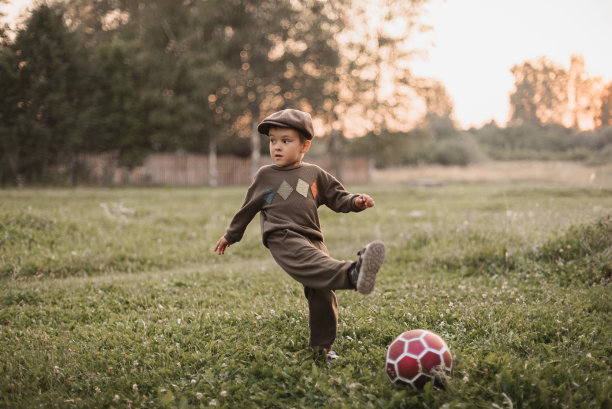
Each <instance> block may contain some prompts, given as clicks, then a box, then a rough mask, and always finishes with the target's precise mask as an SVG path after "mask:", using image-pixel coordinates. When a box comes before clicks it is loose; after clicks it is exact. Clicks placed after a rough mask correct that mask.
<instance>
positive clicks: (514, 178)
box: [372, 161, 612, 187]
mask: <svg viewBox="0 0 612 409" xmlns="http://www.w3.org/2000/svg"><path fill="white" fill-rule="evenodd" d="M372 180H373V182H375V183H384V182H404V183H415V184H420V185H427V184H441V183H448V182H522V181H532V182H551V183H562V184H571V185H580V186H593V187H612V165H603V166H592V167H590V166H585V165H583V164H581V163H577V162H539V161H512V162H488V163H482V164H478V165H470V166H417V167H405V168H392V169H380V170H375V171H374V173H373V175H372Z"/></svg>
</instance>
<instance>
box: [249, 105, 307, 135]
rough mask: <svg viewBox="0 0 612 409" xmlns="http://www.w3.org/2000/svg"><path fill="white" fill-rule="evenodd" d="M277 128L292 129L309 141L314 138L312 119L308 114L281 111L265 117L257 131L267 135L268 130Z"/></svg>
mask: <svg viewBox="0 0 612 409" xmlns="http://www.w3.org/2000/svg"><path fill="white" fill-rule="evenodd" d="M274 126H278V127H280V128H293V129H296V130H298V131H299V132H301V133H303V134H304V136H306V138H308V139H309V140H310V139H312V138H313V137H314V129H313V127H312V118H311V117H310V114H309V113H308V112H303V111H299V110H297V109H283V110H282V111H278V112H275V113H273V114H272V115H269V116H267V117H266V118H265V119H264V120H263V121H261V123H260V124H259V125H257V131H258V132H259V133H261V134H264V135H269V132H270V128H271V127H274Z"/></svg>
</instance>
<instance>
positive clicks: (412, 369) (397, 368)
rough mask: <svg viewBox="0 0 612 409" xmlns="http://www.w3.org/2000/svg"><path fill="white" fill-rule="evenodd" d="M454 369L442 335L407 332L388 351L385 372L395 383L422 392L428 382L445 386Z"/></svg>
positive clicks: (395, 340) (394, 341) (427, 332)
mask: <svg viewBox="0 0 612 409" xmlns="http://www.w3.org/2000/svg"><path fill="white" fill-rule="evenodd" d="M452 368H453V359H452V357H451V352H450V349H448V345H446V342H444V340H443V339H442V338H440V336H438V335H436V334H434V333H433V332H431V331H427V330H424V329H414V330H411V331H406V332H404V333H403V334H401V335H400V336H398V337H397V338H395V339H394V340H393V342H392V343H391V345H389V348H388V349H387V357H386V360H385V370H386V372H387V376H388V377H389V380H391V382H393V383H395V384H397V385H402V386H406V385H410V386H412V388H414V389H422V388H423V387H424V386H425V384H426V383H427V382H430V381H434V385H435V386H443V383H442V379H443V378H444V377H446V376H450V374H451V371H452Z"/></svg>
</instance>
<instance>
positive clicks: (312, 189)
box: [310, 180, 319, 199]
mask: <svg viewBox="0 0 612 409" xmlns="http://www.w3.org/2000/svg"><path fill="white" fill-rule="evenodd" d="M310 191H311V192H312V197H313V198H315V199H316V198H317V193H318V192H319V191H318V190H317V181H316V180H315V181H313V182H312V185H311V186H310Z"/></svg>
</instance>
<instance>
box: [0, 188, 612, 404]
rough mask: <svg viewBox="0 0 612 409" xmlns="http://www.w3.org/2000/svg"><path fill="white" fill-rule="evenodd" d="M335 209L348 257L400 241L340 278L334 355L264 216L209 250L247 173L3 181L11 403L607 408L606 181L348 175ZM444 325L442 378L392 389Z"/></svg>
mask: <svg viewBox="0 0 612 409" xmlns="http://www.w3.org/2000/svg"><path fill="white" fill-rule="evenodd" d="M350 190H352V191H355V192H367V193H369V194H370V195H372V196H373V197H374V198H375V200H376V206H375V207H374V208H372V209H369V210H367V211H365V212H363V213H359V214H355V213H352V214H335V213H333V212H331V211H329V210H328V209H324V208H322V209H321V223H322V227H323V232H324V234H325V242H326V245H327V247H328V249H329V250H330V252H331V254H332V255H333V256H335V257H337V258H344V259H354V258H355V257H356V254H355V253H356V252H357V251H358V250H359V249H360V248H361V247H363V245H364V244H365V243H367V242H369V241H371V240H374V239H382V240H383V241H385V242H386V243H387V245H388V247H389V249H388V257H387V261H386V263H385V265H384V266H383V269H382V270H381V273H380V276H379V280H378V283H377V287H376V289H375V291H374V292H373V293H372V294H371V295H369V296H365V297H364V296H361V295H359V294H357V293H355V292H349V291H344V292H339V293H338V301H339V305H340V308H339V333H338V339H337V342H336V345H335V347H334V349H335V350H336V351H337V352H338V354H339V355H340V358H339V359H338V360H335V361H325V360H323V359H320V358H316V357H314V356H313V354H312V353H310V352H308V350H307V348H306V347H307V338H308V330H307V309H306V302H305V300H304V298H303V293H302V289H301V287H300V285H299V284H298V283H297V282H295V281H293V280H292V279H291V278H290V277H289V276H288V275H287V274H286V273H284V272H283V271H282V270H280V268H279V267H277V266H276V265H275V263H274V262H273V260H272V257H271V256H270V255H269V253H268V252H267V250H266V249H265V248H264V247H263V246H262V245H261V240H260V235H259V222H258V220H254V222H252V223H251V225H250V226H249V228H248V229H247V232H246V234H245V237H244V239H243V241H242V242H240V243H238V244H236V245H233V246H232V247H230V248H229V250H228V253H227V254H226V255H225V256H218V255H216V254H214V253H213V251H212V249H213V247H214V244H215V242H216V240H217V238H218V237H219V236H220V235H221V234H222V233H223V232H224V230H225V228H226V226H227V224H228V223H229V220H230V218H231V217H232V215H233V213H234V212H235V210H236V209H237V208H238V207H239V205H240V203H241V202H242V199H243V196H244V193H245V188H244V187H222V188H208V187H204V188H166V187H164V188H162V187H160V188H115V189H105V188H100V189H93V188H78V189H24V190H2V191H0V282H1V285H0V345H1V347H0V407H8V408H13V407H15V408H33V407H61V408H64V407H117V408H120V407H121V408H125V407H129V408H144V407H148V408H151V407H179V408H182V407H186V408H188V407H215V406H216V407H227V408H251V407H252V408H259V407H266V408H268V407H270V408H311V407H312V408H315V407H316V408H318V407H330V408H344V407H351V408H353V407H356V408H386V407H388V408H412V407H414V408H420V407H429V408H438V407H443V408H455V407H482V408H485V407H486V408H491V407H494V408H495V407H498V408H502V407H503V408H520V407H523V408H527V407H529V408H531V407H543V408H547V407H560V408H561V407H572V408H573V407H577V408H612V370H611V367H610V366H611V365H612V342H611V340H612V190H611V189H607V188H595V187H576V186H567V185H561V184H555V185H551V184H543V183H528V182H521V183H519V182H516V183H501V184H494V183H454V184H448V185H444V184H442V185H438V186H428V187H417V186H409V185H407V184H401V183H396V184H387V185H385V184H377V185H371V186H350ZM414 328H425V329H429V330H431V331H434V332H436V333H438V334H439V335H441V336H442V337H443V338H444V339H445V340H446V342H447V343H448V345H449V347H450V349H451V351H452V353H453V356H454V368H453V375H452V377H451V379H450V380H449V381H448V383H447V385H446V388H445V389H443V390H439V389H434V388H432V387H431V386H427V387H426V388H425V389H424V390H423V391H413V390H410V389H403V388H400V387H397V386H394V385H392V384H391V383H390V382H389V381H388V380H387V378H386V375H385V373H384V370H383V366H384V355H385V351H386V348H387V346H388V345H389V343H390V342H391V341H392V340H393V339H394V338H395V337H396V336H397V335H399V334H400V333H401V332H403V331H406V330H408V329H414Z"/></svg>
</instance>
